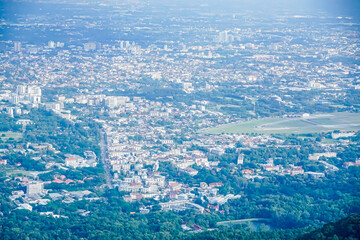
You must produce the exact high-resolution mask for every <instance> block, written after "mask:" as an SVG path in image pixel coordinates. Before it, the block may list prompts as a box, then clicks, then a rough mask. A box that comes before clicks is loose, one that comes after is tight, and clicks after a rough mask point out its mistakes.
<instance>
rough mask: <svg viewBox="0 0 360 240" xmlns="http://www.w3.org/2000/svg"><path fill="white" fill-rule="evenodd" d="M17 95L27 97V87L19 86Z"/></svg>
mask: <svg viewBox="0 0 360 240" xmlns="http://www.w3.org/2000/svg"><path fill="white" fill-rule="evenodd" d="M16 93H17V95H20V96H21V95H25V93H26V86H25V85H19V86H17V87H16Z"/></svg>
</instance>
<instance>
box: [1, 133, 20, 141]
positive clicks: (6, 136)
mask: <svg viewBox="0 0 360 240" xmlns="http://www.w3.org/2000/svg"><path fill="white" fill-rule="evenodd" d="M0 138H1V140H3V141H7V140H8V139H9V138H13V139H15V140H19V139H20V138H22V133H17V132H0Z"/></svg>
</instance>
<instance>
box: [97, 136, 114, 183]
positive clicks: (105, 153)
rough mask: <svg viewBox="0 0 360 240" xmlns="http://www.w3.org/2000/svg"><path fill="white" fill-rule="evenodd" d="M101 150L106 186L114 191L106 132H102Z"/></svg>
mask: <svg viewBox="0 0 360 240" xmlns="http://www.w3.org/2000/svg"><path fill="white" fill-rule="evenodd" d="M100 149H101V157H100V159H101V162H102V164H103V166H104V170H105V180H106V185H107V186H108V187H109V188H110V189H112V188H113V185H112V183H111V182H112V181H111V172H110V167H111V166H110V164H109V162H108V161H107V159H108V151H107V140H106V134H105V132H104V130H101V140H100Z"/></svg>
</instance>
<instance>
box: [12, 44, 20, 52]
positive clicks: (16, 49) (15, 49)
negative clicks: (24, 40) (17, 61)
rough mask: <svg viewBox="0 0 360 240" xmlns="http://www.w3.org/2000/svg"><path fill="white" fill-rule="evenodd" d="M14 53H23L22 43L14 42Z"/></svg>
mask: <svg viewBox="0 0 360 240" xmlns="http://www.w3.org/2000/svg"><path fill="white" fill-rule="evenodd" d="M14 51H15V52H20V51H21V42H14Z"/></svg>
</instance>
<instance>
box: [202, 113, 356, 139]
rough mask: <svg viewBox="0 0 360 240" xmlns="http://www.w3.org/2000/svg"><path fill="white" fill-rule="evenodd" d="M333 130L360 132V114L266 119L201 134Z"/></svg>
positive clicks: (288, 132)
mask: <svg viewBox="0 0 360 240" xmlns="http://www.w3.org/2000/svg"><path fill="white" fill-rule="evenodd" d="M333 130H346V131H358V130H360V113H346V112H342V113H329V114H314V115H310V117H307V118H265V119H258V120H251V121H247V122H236V123H230V124H225V125H221V126H218V127H215V128H209V129H203V130H201V131H200V132H202V133H207V134H221V133H237V134H251V133H257V134H272V133H274V134H275V133H280V134H291V133H298V134H304V133H316V132H328V131H333Z"/></svg>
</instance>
